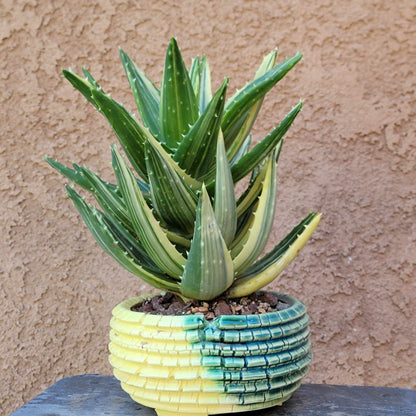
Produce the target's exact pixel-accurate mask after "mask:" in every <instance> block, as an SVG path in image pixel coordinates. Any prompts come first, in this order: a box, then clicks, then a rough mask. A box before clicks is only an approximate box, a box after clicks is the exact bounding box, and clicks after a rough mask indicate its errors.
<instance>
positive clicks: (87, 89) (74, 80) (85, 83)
mask: <svg viewBox="0 0 416 416" xmlns="http://www.w3.org/2000/svg"><path fill="white" fill-rule="evenodd" d="M62 73H63V74H64V77H65V78H66V79H67V80H68V81H69V82H70V83H71V84H72V86H73V87H74V88H75V89H77V90H78V91H79V92H80V93H81V94H82V95H83V96H84V97H85V98H86V99H87V101H89V102H90V103H91V104H92V105H93V106H94V107H95V108H98V106H97V104H96V102H95V100H94V98H93V96H92V89H93V88H94V85H93V84H91V82H90V81H89V80H88V79H87V80H84V79H82V78H81V77H80V76H78V75H77V74H74V73H73V72H72V71H69V70H66V69H64V70H63V71H62ZM88 74H89V73H88ZM91 79H93V78H92V77H91ZM97 85H98V84H97Z"/></svg>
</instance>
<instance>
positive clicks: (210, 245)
mask: <svg viewBox="0 0 416 416" xmlns="http://www.w3.org/2000/svg"><path fill="white" fill-rule="evenodd" d="M233 275H234V273H233V264H232V259H231V256H230V253H229V251H228V249H227V246H226V244H225V241H224V239H223V238H222V235H221V230H220V229H219V227H218V224H217V222H216V220H215V215H214V211H213V209H212V206H211V202H210V198H209V195H208V193H207V191H206V189H205V187H202V195H201V196H200V200H199V203H198V209H197V216H196V224H195V231H194V237H193V240H192V243H191V248H190V250H189V254H188V260H187V262H186V265H185V271H184V274H183V276H182V281H181V292H182V294H183V295H184V296H186V297H188V298H193V299H205V300H211V299H214V298H215V297H217V296H219V295H220V294H221V293H223V292H224V291H225V290H227V288H229V287H230V286H231V284H232V282H233V278H234V277H233Z"/></svg>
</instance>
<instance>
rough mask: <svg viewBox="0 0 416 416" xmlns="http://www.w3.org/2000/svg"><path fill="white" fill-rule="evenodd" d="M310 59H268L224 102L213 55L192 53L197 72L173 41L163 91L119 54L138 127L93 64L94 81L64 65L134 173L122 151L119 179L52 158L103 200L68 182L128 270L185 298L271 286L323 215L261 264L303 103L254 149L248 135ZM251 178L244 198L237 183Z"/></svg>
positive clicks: (93, 227)
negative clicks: (280, 172) (285, 151)
mask: <svg viewBox="0 0 416 416" xmlns="http://www.w3.org/2000/svg"><path fill="white" fill-rule="evenodd" d="M301 57H302V56H301V54H299V53H297V54H296V55H294V56H293V57H291V58H288V59H286V60H284V61H283V62H282V63H280V64H277V65H276V64H275V61H276V52H275V51H273V52H271V53H270V54H268V55H267V56H266V57H265V58H264V60H263V62H262V63H261V65H260V67H259V68H258V70H257V72H256V74H255V77H254V79H253V81H251V82H249V83H248V84H246V85H245V87H244V88H242V89H241V90H239V91H237V92H236V93H235V94H234V95H233V96H232V97H231V98H229V99H228V100H226V91H227V86H228V79H225V80H224V82H223V83H222V84H221V86H220V87H219V88H218V90H217V91H216V92H215V93H214V94H212V92H211V76H210V68H209V65H208V61H207V59H206V57H203V58H201V59H200V58H195V59H194V60H193V61H192V64H191V66H190V68H189V70H188V69H187V68H186V66H185V64H184V61H183V59H182V56H181V53H180V50H179V48H178V45H177V42H176V40H175V39H171V41H170V43H169V46H168V49H167V53H166V60H165V67H164V73H163V79H162V82H161V86H160V89H158V88H157V87H156V86H155V84H154V83H153V82H152V81H150V80H149V78H148V77H146V75H145V74H144V73H143V72H142V71H141V70H140V69H139V68H138V67H137V66H136V65H135V63H134V62H133V61H132V60H131V59H130V58H129V57H128V55H127V54H126V53H125V52H124V51H121V59H122V62H123V65H124V69H125V71H126V74H127V78H128V80H129V82H130V85H131V88H132V91H133V94H134V98H135V100H136V103H137V107H138V110H139V113H140V117H141V121H139V120H138V119H137V118H136V117H135V116H134V115H133V114H132V113H130V112H129V111H128V110H126V109H125V108H124V107H123V106H122V105H121V104H120V103H118V102H116V101H115V100H113V99H112V98H111V97H110V95H109V94H106V93H104V91H103V89H102V88H101V86H100V85H99V84H98V83H97V81H96V80H95V79H94V78H93V77H92V75H91V74H90V73H89V72H88V71H87V70H86V69H83V73H84V77H85V78H84V77H80V76H78V75H76V74H75V73H73V72H71V71H67V70H64V71H63V73H64V76H65V77H66V78H67V79H68V80H69V82H70V83H71V84H72V85H73V86H74V87H75V88H76V89H77V90H79V91H80V92H81V93H82V94H83V95H84V96H85V98H86V99H87V100H88V101H89V102H90V103H92V104H93V105H94V106H95V107H96V109H97V110H98V111H99V112H100V113H102V114H103V115H104V116H105V117H106V118H107V120H108V122H109V123H110V125H111V126H112V128H113V130H114V132H115V133H116V136H117V138H118V140H119V142H120V144H121V147H122V148H123V151H124V153H125V156H126V157H127V159H128V161H129V162H130V165H131V167H132V168H133V169H131V168H130V167H129V166H128V164H127V163H126V160H125V158H124V157H123V156H122V155H121V153H120V152H119V150H118V149H117V147H116V146H115V145H113V146H112V147H111V152H112V166H113V169H114V172H115V177H116V180H117V183H116V184H112V183H109V182H106V181H104V180H102V179H101V178H100V177H99V176H98V175H97V174H96V173H94V172H92V171H91V170H89V169H88V168H86V167H81V166H78V165H76V164H74V165H73V167H72V168H69V167H66V166H64V165H62V164H61V163H59V162H57V161H55V160H52V159H50V158H46V160H47V161H48V162H49V164H50V165H52V167H54V168H55V169H57V170H58V171H59V172H60V173H61V174H63V175H64V176H66V177H67V178H69V179H70V180H71V181H73V182H74V183H75V184H76V185H78V186H80V187H81V188H83V189H85V190H86V191H89V192H90V193H91V194H92V195H93V196H94V197H95V199H96V202H97V203H98V205H99V207H100V208H96V207H95V206H90V205H88V204H87V203H86V202H85V199H84V197H81V196H80V195H79V194H78V193H77V192H76V191H75V190H74V188H73V187H69V186H67V192H68V195H69V197H70V198H71V199H72V201H73V202H74V204H75V206H76V208H77V209H78V211H79V212H80V214H81V216H82V218H83V220H84V222H85V223H86V225H87V226H88V228H89V229H90V231H91V233H92V234H93V236H94V237H95V239H96V240H97V242H98V243H99V244H100V246H101V247H102V248H103V249H104V250H105V251H106V252H107V253H108V254H110V255H111V256H112V257H113V258H114V259H115V260H117V261H118V262H119V263H120V264H121V265H122V266H123V267H124V268H126V269H127V270H128V271H130V272H131V273H133V274H135V275H137V276H139V277H140V278H141V279H143V280H144V281H146V282H147V283H149V284H151V285H153V286H154V287H155V288H158V289H161V290H164V291H169V292H173V293H177V294H179V295H180V296H182V297H183V298H193V299H200V300H211V299H214V298H216V297H218V296H220V295H224V294H225V296H228V297H240V296H245V295H248V294H250V293H252V292H254V291H256V290H258V289H260V288H262V287H263V286H265V285H267V284H269V283H270V282H272V281H273V280H274V279H275V278H276V277H277V276H278V274H279V273H280V272H281V271H282V270H283V269H284V268H285V267H286V266H287V265H288V264H289V263H290V262H291V261H292V260H293V258H294V257H295V256H296V255H297V253H298V251H299V250H300V249H301V248H302V247H303V245H304V244H305V242H306V241H307V240H308V238H309V237H310V236H311V234H312V233H313V231H314V230H315V228H316V226H317V224H318V222H319V220H320V214H317V213H310V214H308V215H307V216H306V217H305V218H304V219H303V220H302V221H301V222H300V223H299V224H298V225H296V226H295V227H294V228H293V229H292V231H291V232H290V233H289V234H288V235H287V236H286V237H285V238H284V239H283V240H282V241H281V242H280V243H279V244H277V245H276V246H275V247H274V248H273V249H272V250H271V251H270V252H268V253H267V254H266V255H264V256H263V257H262V258H260V259H259V256H260V255H261V253H262V251H263V249H264V248H265V245H266V243H267V240H268V237H269V235H270V232H271V229H272V224H273V218H274V213H275V200H276V182H277V181H276V165H277V163H278V159H279V155H280V150H281V148H282V144H283V138H284V135H285V134H286V132H287V130H288V129H289V127H290V126H291V124H292V123H293V121H294V119H295V118H296V116H297V114H298V113H299V112H300V110H301V107H302V103H301V102H299V104H297V105H296V106H295V107H293V108H292V109H291V110H290V112H289V113H288V114H287V116H286V117H285V118H284V119H283V121H282V122H281V123H280V124H279V125H278V126H277V127H276V128H274V129H273V130H272V131H271V132H270V133H269V134H268V135H267V136H266V137H265V138H264V139H263V140H261V141H259V142H258V143H257V144H255V145H254V146H251V135H250V130H251V128H252V126H253V123H254V121H255V119H256V117H257V114H258V112H259V110H260V107H261V105H262V102H263V98H264V96H265V95H266V93H267V92H268V91H270V90H271V88H272V87H273V86H274V85H275V84H276V83H277V82H278V81H279V80H281V79H282V78H283V77H284V76H285V75H286V73H287V72H288V71H289V70H290V69H292V68H293V67H294V66H295V64H296V63H297V62H299V60H300V59H301ZM134 171H135V173H134ZM248 175H250V177H249V179H248V181H247V182H246V189H245V191H244V192H243V193H242V194H241V196H240V197H239V198H237V197H236V195H235V185H236V183H237V182H239V181H240V180H241V179H243V178H244V177H246V176H248Z"/></svg>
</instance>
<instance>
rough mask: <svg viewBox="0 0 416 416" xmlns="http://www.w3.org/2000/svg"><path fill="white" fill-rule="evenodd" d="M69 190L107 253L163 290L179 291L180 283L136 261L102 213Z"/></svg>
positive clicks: (70, 195)
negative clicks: (117, 238) (123, 246)
mask: <svg viewBox="0 0 416 416" xmlns="http://www.w3.org/2000/svg"><path fill="white" fill-rule="evenodd" d="M67 191H68V196H69V197H70V198H71V199H72V201H73V202H74V205H75V207H76V208H77V209H78V211H79V213H80V214H81V216H82V218H83V220H84V222H85V224H86V225H87V227H88V228H89V230H90V231H91V233H92V235H93V236H94V238H95V239H96V241H97V242H98V244H99V245H100V246H101V247H102V248H103V250H104V251H105V252H106V253H108V254H109V255H110V256H111V257H113V258H114V259H115V260H117V262H118V263H119V264H120V265H121V266H123V267H124V268H125V269H126V270H128V271H129V272H130V273H133V274H135V275H136V276H138V277H140V278H141V279H143V280H144V281H145V282H147V283H150V284H151V285H152V286H154V287H156V288H158V289H162V290H168V291H173V292H178V291H179V284H178V283H177V282H175V281H172V280H170V279H168V278H166V277H165V276H163V275H162V274H157V273H155V272H152V271H150V270H148V269H147V268H146V267H145V266H144V265H141V264H138V263H136V262H135V261H134V260H133V258H132V257H131V256H130V255H129V254H128V253H127V252H126V251H125V250H124V249H123V248H122V247H121V246H120V245H119V242H118V241H117V240H116V238H115V237H114V235H113V234H112V233H111V231H110V230H109V228H108V227H107V225H106V224H105V222H104V220H103V217H102V214H101V213H100V212H99V211H97V210H96V209H95V208H94V207H89V206H88V205H87V204H86V203H85V201H84V200H83V198H81V196H80V195H78V194H77V192H75V190H74V189H72V188H71V187H69V186H67Z"/></svg>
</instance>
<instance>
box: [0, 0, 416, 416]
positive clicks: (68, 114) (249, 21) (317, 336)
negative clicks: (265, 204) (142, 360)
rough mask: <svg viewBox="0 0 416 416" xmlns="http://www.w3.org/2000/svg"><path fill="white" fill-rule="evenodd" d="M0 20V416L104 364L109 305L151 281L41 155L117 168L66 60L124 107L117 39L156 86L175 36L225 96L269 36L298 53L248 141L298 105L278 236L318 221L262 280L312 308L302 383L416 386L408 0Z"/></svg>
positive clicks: (9, 8)
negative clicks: (134, 269)
mask: <svg viewBox="0 0 416 416" xmlns="http://www.w3.org/2000/svg"><path fill="white" fill-rule="evenodd" d="M179 5H180V6H179ZM0 21H1V24H0V82H1V86H0V96H1V103H2V106H1V111H0V121H1V123H0V129H1V142H0V172H1V180H0V201H1V203H0V222H1V239H0V256H1V260H0V302H1V303H0V304H1V311H2V316H3V319H1V320H0V329H1V333H2V339H1V343H0V357H1V358H0V363H1V370H2V377H1V379H2V382H1V384H0V413H2V414H8V413H9V412H11V411H12V410H14V409H16V408H17V407H19V406H20V405H22V404H23V403H24V402H25V401H27V400H29V399H30V398H32V397H33V396H34V395H36V394H37V393H39V392H40V391H41V390H43V389H44V388H46V387H47V386H48V385H50V384H51V383H53V382H54V381H56V380H58V379H59V378H61V377H65V376H70V375H73V374H79V373H102V374H107V373H110V371H111V370H110V367H109V365H108V364H107V333H108V321H109V317H110V311H111V308H112V307H113V306H114V305H115V304H116V303H118V302H119V301H121V300H123V299H124V298H126V297H129V296H132V295H137V294H139V293H142V292H143V291H146V290H148V288H147V287H145V285H144V284H142V283H141V282H140V281H138V280H137V279H136V278H134V277H132V276H130V275H128V273H127V272H124V271H123V270H121V269H120V268H119V266H118V265H117V264H115V262H113V261H112V260H111V259H110V258H108V257H107V256H105V255H104V254H102V253H101V251H100V249H99V248H98V247H97V246H96V244H95V243H94V242H93V240H92V237H90V235H89V234H88V232H87V231H86V229H85V227H84V226H83V225H82V224H81V220H80V218H79V216H78V215H77V213H76V211H75V209H74V208H73V206H72V204H71V202H70V201H69V200H68V199H67V198H66V197H65V192H64V189H63V184H64V180H63V179H62V178H61V177H59V175H58V174H56V173H55V172H53V171H52V170H51V169H50V168H49V167H48V166H47V165H46V164H45V163H44V162H43V161H42V157H43V156H44V155H45V154H48V155H50V156H52V157H56V158H58V159H59V160H60V161H62V162H64V163H70V162H72V161H74V162H78V163H80V164H85V165H87V166H89V167H90V168H92V169H93V170H95V171H98V172H100V173H101V174H102V175H104V176H105V177H106V178H108V179H111V178H112V176H111V169H110V152H109V146H110V143H112V142H114V141H115V138H114V136H113V134H112V132H111V129H110V128H109V127H108V126H107V124H106V122H105V121H104V120H103V118H102V117H101V116H100V115H99V114H96V112H95V111H94V109H93V108H92V106H90V105H88V104H87V103H86V102H85V100H84V99H83V98H82V97H81V95H80V94H78V93H77V92H75V91H74V90H73V89H72V88H71V87H70V85H69V84H68V83H67V82H66V81H64V80H63V79H62V77H61V74H60V71H61V68H67V67H71V68H72V69H74V70H77V71H78V72H79V71H80V69H81V65H85V66H87V67H88V68H89V69H90V70H91V72H92V73H93V74H94V75H95V77H96V78H97V79H98V80H99V81H100V82H101V84H102V85H103V86H104V87H105V88H106V90H107V91H109V92H111V93H112V96H113V97H115V98H117V99H118V100H120V101H122V102H123V103H124V104H125V105H126V106H127V107H129V108H131V109H133V107H134V102H133V100H132V97H131V95H130V92H129V86H128V83H127V81H126V79H125V77H124V74H123V69H122V66H121V63H120V61H119V57H118V46H122V47H123V48H124V49H125V50H126V51H127V52H128V53H129V54H130V55H131V56H132V57H133V58H134V59H135V60H136V61H137V62H138V63H139V65H140V66H141V67H142V68H143V69H145V70H146V72H147V73H148V74H149V75H150V76H151V77H152V78H153V79H155V80H158V79H160V76H161V72H162V64H163V59H164V53H165V48H166V45H167V42H168V40H169V38H170V36H172V35H173V36H176V37H177V38H178V41H179V44H180V46H181V48H182V52H183V54H184V57H185V58H186V61H187V63H188V64H189V63H190V59H191V58H192V57H193V56H195V55H197V54H203V53H206V54H207V55H208V57H209V59H210V63H211V69H212V71H213V78H214V80H215V81H214V84H215V86H218V84H219V82H220V81H221V80H222V79H223V78H224V76H226V75H229V76H231V88H230V89H231V90H233V89H235V88H237V87H238V86H241V85H242V84H243V83H245V82H246V81H248V80H249V79H250V78H251V77H252V75H253V72H254V70H255V68H256V67H257V65H258V64H259V63H260V61H261V59H262V57H263V55H264V54H266V53H267V52H268V51H270V50H271V49H273V48H275V47H276V46H278V47H279V50H280V58H281V59H283V58H284V57H286V56H290V55H292V54H294V53H295V52H297V51H298V50H300V51H302V52H303V53H304V60H303V61H302V63H301V64H299V65H298V66H297V67H296V69H295V70H294V71H292V72H291V73H290V74H289V75H288V76H287V77H286V78H285V79H284V80H283V81H282V82H281V84H279V86H278V87H276V88H275V89H274V90H273V93H272V94H271V95H270V96H268V99H267V101H266V104H265V106H264V110H263V112H262V114H261V115H260V120H259V122H258V123H257V127H256V137H262V136H263V135H264V134H265V133H266V132H267V131H268V130H269V129H271V128H272V127H273V126H274V125H275V123H277V122H278V121H279V120H280V119H281V118H282V117H283V116H284V115H285V114H286V112H287V111H288V110H289V109H290V108H291V107H292V105H294V104H296V103H297V102H298V100H299V98H302V99H304V100H305V105H304V110H303V111H302V113H301V115H300V116H299V118H298V120H297V121H296V123H295V125H294V126H293V128H292V129H291V132H290V134H289V135H288V137H287V140H286V142H285V147H284V150H283V154H282V158H281V163H280V165H279V169H278V174H279V180H280V194H279V199H278V210H277V216H276V221H275V225H276V227H275V234H274V235H273V239H274V240H277V239H278V238H280V237H282V236H283V235H284V233H285V232H287V231H288V230H290V229H291V227H292V225H294V224H295V223H296V222H297V221H298V220H299V219H300V218H301V217H302V216H303V215H305V214H306V213H307V212H308V211H309V210H318V211H322V212H323V214H324V216H323V221H322V222H321V225H320V226H319V230H318V231H317V232H316V234H315V236H314V238H313V239H312V241H311V242H310V243H309V244H308V245H307V247H305V249H304V251H303V252H302V253H301V255H300V257H299V258H298V260H297V261H296V262H295V263H294V264H293V265H292V266H291V267H290V268H289V270H288V271H287V272H285V273H284V275H282V277H281V279H280V280H279V281H277V282H275V283H274V284H273V287H274V288H275V289H279V290H281V291H286V292H290V293H292V294H294V295H296V296H298V297H300V298H301V299H302V300H303V301H304V302H305V303H307V304H308V305H309V311H310V315H311V319H312V329H313V341H314V353H315V357H314V362H313V366H312V369H311V371H310V373H309V376H308V380H309V381H312V382H325V383H340V384H350V383H351V384H367V385H371V384H372V385H381V386H399V387H408V388H416V376H415V373H416V366H415V356H416V318H415V316H416V306H415V295H416V287H415V277H416V267H415V265H416V251H415V244H416V222H415V217H416V188H415V183H416V170H415V168H416V145H415V143H416V142H415V139H416V134H415V133H416V131H415V108H416V100H415V87H416V76H415V75H416V74H415V67H416V26H415V25H414V23H415V21H416V4H415V2H414V1H412V0H402V1H400V2H391V1H389V0H378V1H376V0H372V1H362V0H351V1H349V2H336V1H334V0H321V1H319V0H318V1H312V2H311V1H296V0H294V1H255V0H252V1H235V0H227V1H210V2H199V1H189V0H187V1H181V2H173V1H147V0H146V1H137V2H136V1H127V0H111V1H110V0H106V1H104V0H103V1H100V2H92V3H91V2H90V1H86V0H71V1H69V0H66V1H34V0H32V1H22V0H18V1H15V0H13V1H12V0H0ZM272 243H273V241H271V242H270V246H271V245H272Z"/></svg>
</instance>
